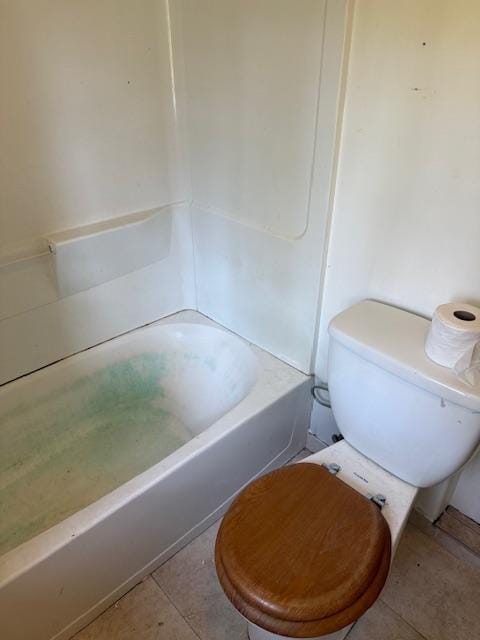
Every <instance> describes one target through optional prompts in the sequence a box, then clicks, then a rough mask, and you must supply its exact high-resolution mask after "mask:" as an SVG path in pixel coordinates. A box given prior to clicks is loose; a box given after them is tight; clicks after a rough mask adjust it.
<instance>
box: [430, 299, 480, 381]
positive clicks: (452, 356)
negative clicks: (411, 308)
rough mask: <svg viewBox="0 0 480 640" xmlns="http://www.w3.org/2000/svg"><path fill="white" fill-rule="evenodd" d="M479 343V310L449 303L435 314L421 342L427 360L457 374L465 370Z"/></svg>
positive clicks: (469, 306) (467, 305)
mask: <svg viewBox="0 0 480 640" xmlns="http://www.w3.org/2000/svg"><path fill="white" fill-rule="evenodd" d="M479 341H480V309H478V308H477V307H474V306H472V305H470V304H462V303H455V302H451V303H449V304H442V305H440V306H439V307H437V309H436V310H435V313H434V314H433V318H432V324H431V325H430V329H429V331H428V334H427V338H426V341H425V352H426V354H427V356H428V357H429V358H430V359H431V360H433V361H434V362H436V363H437V364H440V365H442V366H443V367H451V368H455V370H456V372H457V373H460V372H461V371H463V370H465V369H468V368H469V366H470V364H471V361H472V355H473V351H474V349H475V346H476V344H477V343H478V342H479Z"/></svg>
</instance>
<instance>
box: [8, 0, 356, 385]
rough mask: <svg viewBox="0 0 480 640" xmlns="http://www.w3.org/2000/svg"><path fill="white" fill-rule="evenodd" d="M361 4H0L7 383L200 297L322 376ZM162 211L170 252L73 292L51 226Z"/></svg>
mask: <svg viewBox="0 0 480 640" xmlns="http://www.w3.org/2000/svg"><path fill="white" fill-rule="evenodd" d="M348 4H349V3H348V2H347V1H343V0H342V1H337V2H327V1H326V0H320V1H318V0H301V2H292V0H264V1H263V2H262V3H258V2H255V1H254V0H248V1H245V0H202V2H198V1H195V0H170V1H163V0H142V1H141V2H139V3H132V2H130V1H129V0H120V1H118V0H115V1H114V0H105V2H102V3H100V4H98V3H96V2H93V1H90V0H87V1H86V2H82V3H67V4H66V5H65V6H63V5H62V7H58V3H55V2H53V1H52V0H39V2H38V3H35V6H34V7H33V6H32V4H31V3H30V2H27V0H20V1H19V2H18V3H14V4H11V3H1V4H0V11H1V16H2V19H1V20H0V24H1V25H2V26H0V29H2V32H1V33H0V35H1V37H0V42H1V44H0V46H1V47H3V50H2V51H1V52H0V53H2V55H0V65H1V67H0V76H1V79H2V83H3V85H5V86H7V87H8V92H7V96H8V98H7V101H6V108H5V109H4V110H2V115H1V116H0V117H1V118H2V121H1V122H0V126H1V127H2V131H6V145H2V151H3V150H4V149H5V150H6V154H7V155H6V159H8V162H4V163H3V164H2V171H1V172H0V173H1V175H0V181H1V184H0V187H1V189H0V193H2V203H1V209H2V219H1V239H0V265H3V266H0V299H1V301H2V302H1V303H0V351H1V353H2V358H1V363H0V381H2V382H4V381H6V380H8V379H11V378H13V377H15V376H18V375H22V374H24V373H27V372H28V371H31V370H33V369H36V368H38V367H40V366H44V365H46V364H48V363H49V362H52V361H54V360H57V359H59V358H62V357H64V356H66V355H69V354H71V353H73V352H76V351H79V350H81V349H85V348H87V347H89V346H91V345H93V344H96V343H99V342H101V341H103V340H106V339H108V338H110V337H113V336H114V335H118V334H119V333H122V332H125V331H128V330H130V329H133V328H134V327H136V326H139V325H142V324H145V323H147V322H151V321H153V320H156V319H158V318H159V317H162V316H164V315H167V314H169V313H173V312H175V311H178V310H180V309H184V308H196V309H198V310H200V311H201V312H203V313H204V314H206V315H207V316H210V317H212V318H213V319H215V320H216V321H218V322H220V323H221V324H223V325H225V326H226V327H228V328H230V329H232V330H233V331H236V332H238V333H239V334H241V335H242V336H244V337H246V338H247V339H249V340H251V341H253V342H255V343H256V344H258V345H259V346H261V347H263V348H265V349H266V350H268V351H270V352H272V353H273V354H275V355H277V356H279V357H281V358H282V359H284V360H285V361H287V362H289V363H291V364H293V365H294V366H296V367H298V368H299V369H301V370H302V371H304V372H309V371H311V369H312V354H313V352H314V346H315V339H316V338H315V336H316V323H317V314H318V297H319V291H320V286H321V274H322V260H323V254H324V247H325V238H326V230H327V220H328V215H327V212H328V207H329V200H330V184H331V176H332V172H333V167H334V164H335V163H334V159H335V148H336V147H335V144H336V136H337V118H338V104H339V99H340V94H341V82H340V79H341V69H342V65H343V61H344V60H343V53H344V40H345V32H346V23H347V13H348V12H347V6H348ZM53 15H54V19H53ZM7 53H8V54H9V55H8V56H7V55H6V54H7ZM12 61H14V62H15V64H12ZM160 207H164V208H165V210H168V212H169V214H171V215H172V218H173V229H172V238H171V247H170V252H169V255H168V257H166V258H164V259H163V260H161V261H159V262H156V263H154V264H151V265H149V266H146V267H145V268H143V269H140V270H137V271H134V272H132V273H129V274H127V275H122V277H119V278H116V279H113V280H110V281H108V282H103V283H102V284H99V285H98V286H95V287H92V288H90V289H88V290H86V291H82V292H80V293H76V294H74V295H70V296H68V297H65V298H63V299H60V298H61V294H62V291H63V292H64V293H65V291H69V289H68V287H60V288H59V287H58V286H57V289H55V283H54V280H55V279H54V277H53V278H52V273H51V268H52V264H51V263H52V259H51V257H49V256H48V255H45V252H46V250H47V245H46V243H45V240H42V238H45V237H46V236H47V237H48V236H49V235H50V234H51V233H54V232H58V231H62V230H64V229H66V230H68V229H70V228H72V227H73V228H77V227H81V226H82V225H87V224H91V223H93V222H98V221H101V220H106V219H110V218H113V217H114V216H124V215H127V214H131V213H134V212H137V211H144V210H147V209H154V208H160ZM39 254H40V255H39ZM38 255H39V257H35V256H38ZM18 259H22V260H21V261H20V262H15V261H16V260H18ZM59 280H60V278H59ZM59 289H60V290H59Z"/></svg>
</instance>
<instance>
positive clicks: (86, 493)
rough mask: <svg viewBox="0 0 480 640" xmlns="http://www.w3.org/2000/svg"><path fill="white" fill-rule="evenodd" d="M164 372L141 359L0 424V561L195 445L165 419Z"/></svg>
mask: <svg viewBox="0 0 480 640" xmlns="http://www.w3.org/2000/svg"><path fill="white" fill-rule="evenodd" d="M168 369H169V362H168V357H167V356H166V355H165V354H155V353H154V354H152V353H145V354H140V355H137V356H134V357H132V358H129V359H128V360H122V361H119V362H116V363H113V364H111V365H109V366H107V367H105V368H104V369H101V370H99V371H96V372H94V373H92V374H91V375H90V376H88V377H84V378H81V379H79V380H77V381H76V382H74V383H73V384H71V385H69V386H68V387H65V388H61V389H57V391H56V392H54V393H52V394H50V395H46V396H44V397H42V398H40V399H39V400H37V401H35V403H30V404H29V403H23V405H22V406H21V407H18V408H17V409H16V410H14V411H11V412H9V413H8V414H4V415H1V416H0V420H1V430H0V554H2V553H5V552H6V551H8V550H9V549H12V548H14V547H15V546H17V545H18V544H21V543H22V542H25V541H26V540H28V539H30V538H32V537H33V536H35V535H37V534H38V533H40V532H41V531H44V530H45V529H48V528H49V527H51V526H53V525H54V524H56V523H58V522H60V521H61V520H63V519H65V518H66V517H68V516H69V515H71V514H72V513H75V512H76V511H78V510H80V509H82V508H83V507H85V506H87V505H88V504H91V503H92V502H94V501H95V500H97V499H98V498H100V497H101V496H103V495H105V494H107V493H108V492H110V491H112V490H113V489H115V488H116V487H118V486H120V485H121V484H123V483H124V482H126V481H127V480H129V479H131V478H133V477H134V476H136V475H138V474H139V473H141V472H142V471H144V470H145V469H148V468H149V467H151V466H152V465H154V464H155V463H157V462H158V461H160V460H161V459H163V458H165V457H166V456H167V455H168V454H170V453H172V452H173V451H175V450H176V449H178V448H179V447H180V446H181V445H182V444H184V443H185V442H187V441H188V440H189V439H190V438H191V437H192V434H191V433H190V432H189V431H188V430H187V429H186V428H185V426H184V425H183V424H182V423H181V422H180V421H179V420H178V419H177V418H176V417H175V416H173V415H172V414H171V413H170V412H169V411H168V406H167V402H166V401H167V398H166V394H165V389H164V387H163V384H162V379H163V378H164V377H165V375H167V374H168Z"/></svg>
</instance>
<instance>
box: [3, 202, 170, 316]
mask: <svg viewBox="0 0 480 640" xmlns="http://www.w3.org/2000/svg"><path fill="white" fill-rule="evenodd" d="M171 235H172V207H170V206H167V207H162V208H160V209H152V210H149V211H141V212H138V213H132V214H129V215H125V216H120V217H117V218H111V219H109V220H104V221H102V222H98V223H94V224H90V225H86V226H82V227H77V228H74V229H67V230H65V231H59V232H56V233H51V234H48V235H47V236H45V238H43V239H41V240H40V241H38V242H37V243H35V247H34V248H33V245H32V251H31V253H30V255H27V254H26V253H25V252H22V254H21V255H18V256H12V257H11V259H7V257H4V259H3V260H2V258H1V257H0V301H1V302H0V319H2V318H6V317H11V316H12V315H16V314H18V313H21V312H23V311H26V310H28V309H33V308H36V307H39V306H42V305H43V304H49V303H51V302H54V301H55V300H58V299H60V298H65V297H67V296H71V295H73V294H75V293H79V292H80V291H85V290H86V289H90V288H92V287H96V286H98V285H100V284H102V283H104V282H108V281H109V280H114V279H115V278H119V277H121V276H124V275H126V274H128V273H130V272H132V271H137V270H138V269H142V268H144V267H146V266H148V265H150V264H153V263H154V262H158V261H159V260H162V259H164V258H166V257H167V256H168V255H169V253H170V244H171ZM39 247H40V248H41V250H40V249H39Z"/></svg>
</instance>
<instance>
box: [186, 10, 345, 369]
mask: <svg viewBox="0 0 480 640" xmlns="http://www.w3.org/2000/svg"><path fill="white" fill-rule="evenodd" d="M176 6H177V9H178V12H177V13H176V14H175V25H176V29H177V31H176V38H175V41H176V42H181V43H182V53H183V60H182V62H183V67H182V68H180V69H179V76H182V75H183V76H184V81H183V82H182V86H184V87H186V99H185V104H186V113H185V118H186V131H187V138H188V142H189V150H190V153H189V157H190V167H191V189H192V224H193V237H194V253H195V266H196V284H197V296H198V307H199V309H200V311H202V312H204V313H206V315H208V316H211V317H212V318H214V319H215V320H217V321H218V322H220V323H221V324H223V325H225V326H227V327H229V328H230V329H232V330H234V331H236V332H238V333H239V334H240V335H242V336H244V337H246V338H248V339H249V340H252V341H253V342H255V343H256V344H258V345H260V346H261V347H263V348H265V349H267V350H268V351H271V352H272V353H273V354H275V355H277V356H279V357H281V358H282V359H283V360H285V361H287V362H289V363H290V364H292V365H294V366H296V367H298V368H299V369H301V370H302V371H305V372H309V371H311V368H312V353H313V351H314V345H315V336H316V320H317V312H318V296H319V290H320V285H321V274H322V261H323V254H324V246H325V239H326V231H327V220H328V207H329V199H330V184H331V176H332V171H333V167H334V154H335V143H336V135H337V114H338V103H339V99H340V93H341V69H342V64H343V55H344V40H345V34H346V27H347V17H348V12H347V7H348V3H347V2H343V1H336V2H326V1H324V0H302V1H301V2H292V1H291V0H264V1H263V2H256V1H255V0H247V1H245V0H243V1H239V0H227V1H225V0H206V1H202V2H198V1H196V0H181V2H179V3H178V4H177V5H176Z"/></svg>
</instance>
